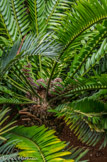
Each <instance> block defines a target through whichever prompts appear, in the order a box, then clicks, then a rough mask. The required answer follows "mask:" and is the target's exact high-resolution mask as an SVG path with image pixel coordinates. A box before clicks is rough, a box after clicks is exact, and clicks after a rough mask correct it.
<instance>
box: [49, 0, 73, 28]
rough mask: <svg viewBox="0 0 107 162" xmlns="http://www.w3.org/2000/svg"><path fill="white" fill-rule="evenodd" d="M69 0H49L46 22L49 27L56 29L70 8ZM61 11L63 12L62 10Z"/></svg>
mask: <svg viewBox="0 0 107 162" xmlns="http://www.w3.org/2000/svg"><path fill="white" fill-rule="evenodd" d="M70 3H71V2H70V1H69V0H54V1H53V0H48V1H47V3H46V23H47V25H48V28H49V29H55V28H56V27H57V26H58V25H60V23H61V22H60V21H61V19H62V18H63V17H65V16H66V14H65V11H67V10H69V9H70ZM60 11H61V12H60Z"/></svg>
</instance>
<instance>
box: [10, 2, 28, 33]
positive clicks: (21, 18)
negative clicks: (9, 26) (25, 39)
mask: <svg viewBox="0 0 107 162" xmlns="http://www.w3.org/2000/svg"><path fill="white" fill-rule="evenodd" d="M9 3H10V7H11V11H12V15H13V16H14V19H15V21H16V25H17V29H18V33H19V35H21V36H24V35H25V34H27V33H28V32H29V30H30V27H29V26H30V21H29V18H28V13H27V8H26V6H25V4H24V3H25V0H21V1H19V0H10V1H9Z"/></svg>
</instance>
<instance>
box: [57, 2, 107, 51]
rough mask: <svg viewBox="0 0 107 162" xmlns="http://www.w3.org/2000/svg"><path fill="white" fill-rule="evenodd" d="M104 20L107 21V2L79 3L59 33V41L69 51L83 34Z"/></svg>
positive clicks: (66, 18)
mask: <svg viewBox="0 0 107 162" xmlns="http://www.w3.org/2000/svg"><path fill="white" fill-rule="evenodd" d="M104 19H107V3H106V0H99V1H97V0H94V1H93V0H89V1H87V0H81V1H77V2H76V4H75V5H74V6H73V9H72V12H71V11H70V12H68V14H67V17H65V20H64V21H63V23H62V25H61V27H60V30H58V32H57V33H58V37H59V40H60V41H61V42H62V43H63V44H64V45H65V49H67V48H68V47H69V45H70V44H71V43H72V42H73V41H74V40H75V39H76V38H77V37H78V36H79V35H80V34H81V33H83V32H84V31H85V30H86V29H88V28H89V27H91V26H92V25H94V24H95V23H98V22H99V21H101V20H104Z"/></svg>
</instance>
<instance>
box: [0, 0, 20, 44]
mask: <svg viewBox="0 0 107 162" xmlns="http://www.w3.org/2000/svg"><path fill="white" fill-rule="evenodd" d="M0 20H1V23H2V28H3V30H4V31H5V33H6V36H7V38H8V39H9V40H10V41H11V42H12V43H13V42H14V41H15V40H16V39H17V36H18V28H17V23H16V20H15V19H14V17H13V15H12V13H11V9H10V4H9V1H7V0H1V1H0ZM0 35H2V31H0Z"/></svg>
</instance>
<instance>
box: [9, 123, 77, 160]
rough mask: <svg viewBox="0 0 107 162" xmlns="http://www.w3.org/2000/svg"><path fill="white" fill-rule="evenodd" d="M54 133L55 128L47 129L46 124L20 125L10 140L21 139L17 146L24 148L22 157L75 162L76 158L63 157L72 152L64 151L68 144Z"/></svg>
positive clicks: (21, 152)
mask: <svg viewBox="0 0 107 162" xmlns="http://www.w3.org/2000/svg"><path fill="white" fill-rule="evenodd" d="M53 133H54V131H53V130H50V131H47V129H46V128H45V127H44V126H41V127H37V126H33V127H18V128H16V129H14V130H13V131H12V132H11V133H10V141H11V140H14V139H17V140H18V141H19V142H18V143H17V144H16V147H17V148H18V149H21V150H22V151H20V152H19V155H20V156H21V157H22V156H23V157H28V158H36V159H37V160H38V161H44V162H45V161H49V162H51V161H52V162H54V161H61V160H62V161H71V162H73V161H74V160H65V159H63V158H62V157H64V156H66V155H70V154H71V153H70V152H69V151H62V150H63V149H64V148H65V146H66V144H65V142H61V141H60V140H59V139H58V138H57V137H56V136H54V135H53ZM25 161H26V160H25Z"/></svg>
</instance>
